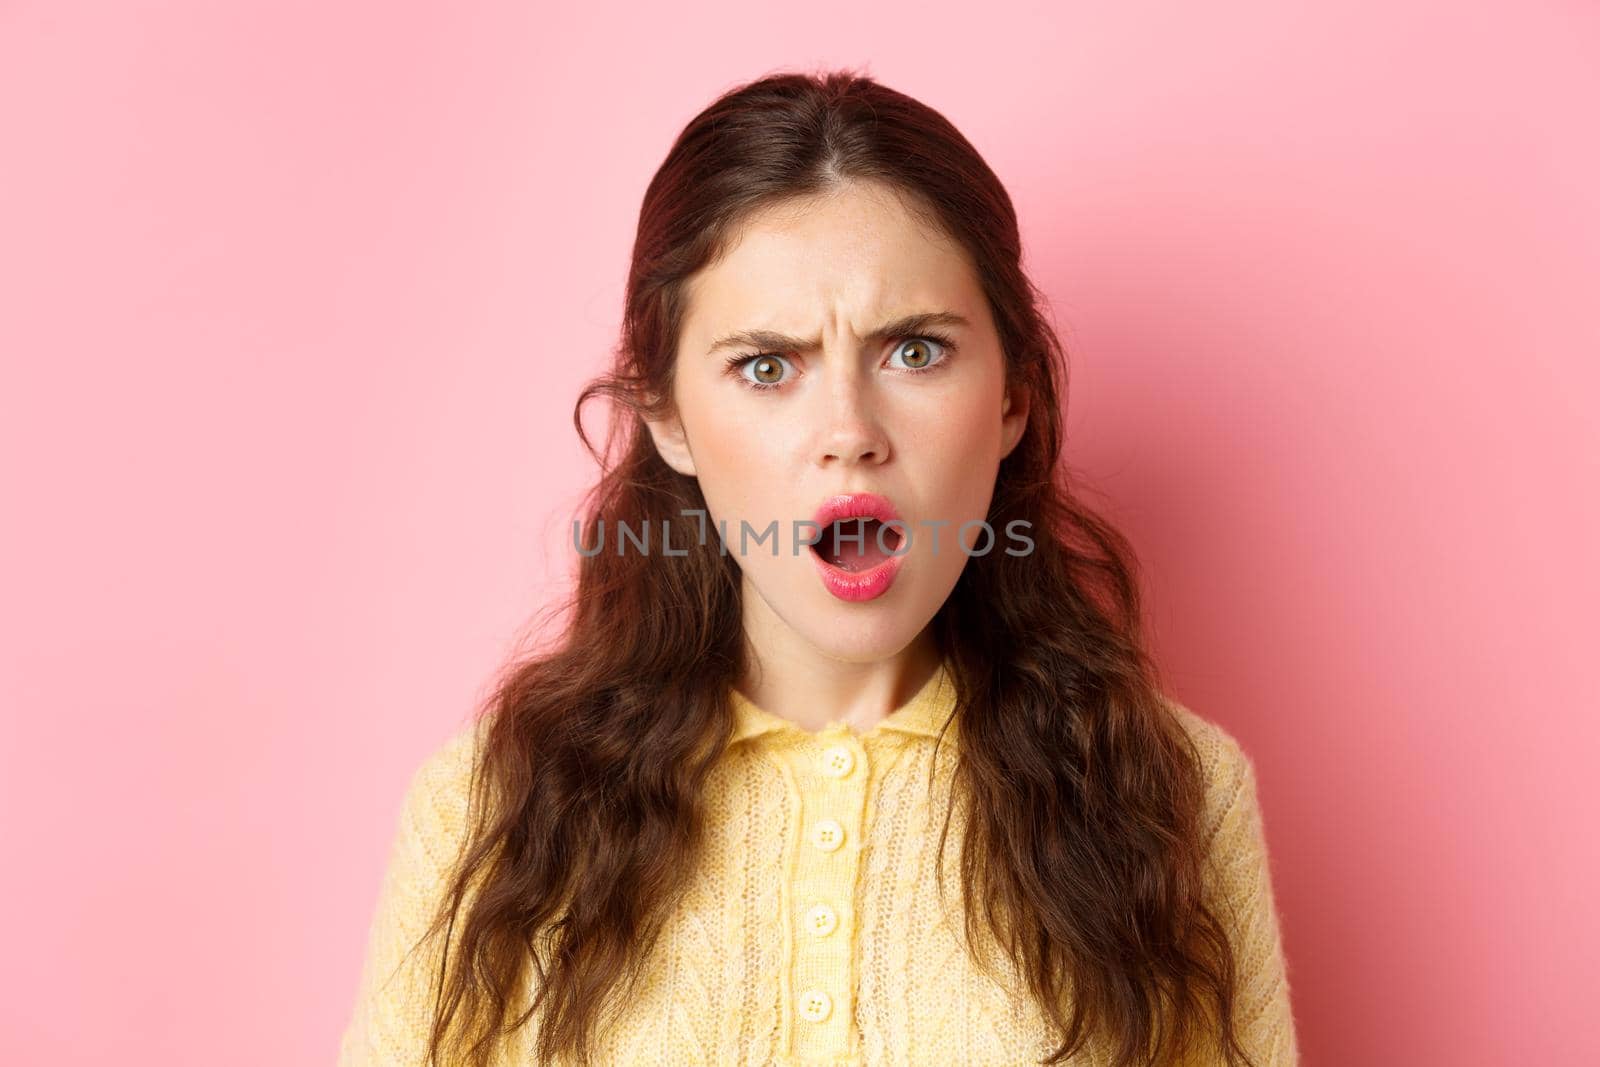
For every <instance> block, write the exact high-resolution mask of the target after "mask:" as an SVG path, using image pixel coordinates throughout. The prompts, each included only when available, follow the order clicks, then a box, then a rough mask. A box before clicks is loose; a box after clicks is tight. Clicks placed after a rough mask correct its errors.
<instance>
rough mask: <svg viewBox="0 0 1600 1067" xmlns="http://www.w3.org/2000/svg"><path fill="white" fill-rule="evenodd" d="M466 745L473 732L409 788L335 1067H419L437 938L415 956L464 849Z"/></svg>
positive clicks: (445, 749) (425, 766) (424, 768)
mask: <svg viewBox="0 0 1600 1067" xmlns="http://www.w3.org/2000/svg"><path fill="white" fill-rule="evenodd" d="M471 740H472V730H471V728H467V729H464V730H462V731H460V732H458V733H457V734H456V735H455V736H453V737H452V738H451V739H450V740H449V741H448V742H446V743H445V744H444V745H443V746H441V747H440V748H439V749H438V750H436V751H435V752H434V753H432V754H431V755H430V756H429V757H428V758H427V759H426V760H425V761H424V762H423V763H422V764H421V766H420V767H418V769H417V770H416V771H415V772H414V773H413V774H412V777H411V781H410V784H409V785H408V786H407V789H406V792H405V795H404V797H403V799H402V801H401V804H400V814H399V819H398V824H397V826H396V827H395V830H394V832H393V835H392V839H391V844H390V849H389V859H388V866H387V868H386V869H385V871H384V874H383V878H382V882H381V885H380V888H379V890H378V898H377V904H376V907H375V908H374V911H373V915H372V919H371V922H370V925H369V927H368V932H367V941H366V955H365V958H364V960H363V962H362V965H361V971H360V978H359V982H358V985H357V990H356V998H355V1007H354V1010H353V1011H352V1013H351V1015H350V1017H349V1020H348V1022H347V1023H346V1026H345V1029H344V1032H343V1035H342V1037H341V1040H340V1045H339V1059H338V1067H422V1065H423V1063H424V1054H425V1052H426V1050H427V1044H428V1033H429V1029H430V1027H431V1025H432V1021H433V1002H434V996H435V992H436V987H437V984H438V969H439V961H440V959H441V956H442V952H441V948H442V942H443V936H444V933H443V929H442V928H441V930H440V931H439V932H437V933H435V935H434V936H433V937H431V938H429V939H428V942H427V943H426V944H425V945H422V946H421V947H416V946H418V944H419V942H420V940H421V938H422V936H423V934H424V933H426V932H427V930H428V927H429V925H430V923H431V922H432V920H433V916H434V911H435V909H436V908H437V907H438V906H439V904H440V902H441V901H442V900H443V898H444V894H445V892H446V890H447V888H448V885H449V876H450V875H451V874H452V873H453V869H454V865H455V863H456V861H457V859H458V858H459V850H460V848H461V845H462V844H463V842H464V840H465V836H466V830H467V821H466V816H467V792H468V784H469V780H470V774H471V765H470V760H471V755H472V750H471ZM413 949H415V951H413Z"/></svg>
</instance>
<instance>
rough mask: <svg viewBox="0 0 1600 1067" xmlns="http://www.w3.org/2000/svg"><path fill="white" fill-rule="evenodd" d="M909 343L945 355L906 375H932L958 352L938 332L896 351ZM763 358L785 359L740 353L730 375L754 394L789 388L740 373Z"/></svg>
mask: <svg viewBox="0 0 1600 1067" xmlns="http://www.w3.org/2000/svg"><path fill="white" fill-rule="evenodd" d="M907 341H932V342H933V343H934V344H936V345H938V346H939V347H940V348H942V349H944V355H943V356H942V357H940V359H939V362H937V363H930V364H929V365H928V366H926V367H922V368H919V369H915V370H905V371H902V373H904V374H931V373H933V372H934V371H936V370H938V369H939V368H940V367H943V366H945V365H946V364H948V363H949V362H950V360H951V358H952V357H953V356H954V355H955V352H956V343H955V341H954V339H952V338H951V337H950V336H949V335H948V334H943V333H937V332H931V333H929V332H924V333H918V334H911V335H909V336H906V337H902V338H901V339H900V340H899V342H898V343H897V344H896V345H895V350H896V351H898V350H899V348H900V345H903V344H905V343H906V342H907ZM763 356H772V357H773V358H776V359H782V358H783V356H782V354H781V353H778V352H752V353H744V352H740V353H738V354H736V355H733V356H729V357H728V363H727V366H728V373H729V374H731V375H732V376H733V378H734V380H735V381H737V382H738V383H739V384H740V385H743V386H744V387H745V388H746V389H749V390H751V391H752V392H756V393H771V392H775V391H777V390H779V389H784V388H787V387H788V384H789V383H788V382H787V381H783V382H775V383H771V384H763V383H761V382H753V381H751V380H750V379H749V378H746V377H745V376H744V375H743V374H741V373H739V372H740V370H741V369H743V367H744V365H745V364H746V363H749V362H750V361H751V360H756V359H760V358H762V357H763Z"/></svg>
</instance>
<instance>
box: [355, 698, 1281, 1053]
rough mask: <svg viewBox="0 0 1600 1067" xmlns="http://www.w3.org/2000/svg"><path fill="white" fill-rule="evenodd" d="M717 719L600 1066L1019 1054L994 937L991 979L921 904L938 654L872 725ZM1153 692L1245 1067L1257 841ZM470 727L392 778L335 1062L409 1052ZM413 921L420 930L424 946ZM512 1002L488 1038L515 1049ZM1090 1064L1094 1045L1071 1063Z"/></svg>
mask: <svg viewBox="0 0 1600 1067" xmlns="http://www.w3.org/2000/svg"><path fill="white" fill-rule="evenodd" d="M731 703H732V704H733V709H734V714H735V723H736V726H735V733H734V739H733V743H732V744H731V745H730V746H729V748H728V751H727V752H726V753H725V755H724V757H723V758H722V760H721V761H720V762H719V764H718V765H717V767H716V768H715V770H714V772H713V774H712V777H711V780H710V782H709V788H708V796H707V799H708V801H709V804H708V811H709V812H710V815H711V822H710V825H709V827H708V831H709V833H708V837H707V843H708V850H707V853H706V855H705V857H704V859H703V861H702V862H701V863H700V864H699V866H698V867H697V869H696V871H695V873H694V877H693V883H692V887H691V889H690V891H689V894H688V896H687V897H686V898H685V900H684V902H683V904H682V905H680V907H679V908H678V909H677V910H676V911H675V913H674V914H673V916H672V917H671V918H670V920H669V922H668V924H667V926H666V928H665V931H664V933H663V935H662V938H661V941H660V943H659V947H658V948H657V949H656V953H655V955H654V957H653V958H652V960H651V961H650V967H649V971H648V979H647V981H646V982H645V983H644V984H643V987H642V989H641V990H640V991H639V993H638V995H637V996H636V997H634V998H633V999H632V1000H631V1001H629V1002H628V1003H627V1004H626V1005H625V1006H624V1008H623V1010H622V1014H621V1017H620V1018H618V1019H616V1020H615V1021H613V1022H612V1023H611V1024H610V1025H608V1026H606V1027H604V1028H602V1029H601V1030H599V1032H598V1039H599V1049H600V1053H599V1056H598V1062H601V1063H608V1064H612V1063H614V1064H638V1063H650V1064H666V1065H674V1067H675V1065H679V1064H707V1065H722V1064H728V1065H734V1064H750V1065H761V1064H778V1065H782V1067H801V1065H805V1067H814V1065H827V1067H847V1065H849V1067H879V1065H884V1067H887V1065H891V1064H893V1065H922V1064H931V1065H940V1067H943V1065H949V1064H986V1065H1012V1064H1016V1065H1022V1064H1027V1063H1033V1062H1037V1061H1038V1060H1040V1059H1042V1058H1043V1057H1044V1056H1045V1055H1046V1054H1047V1052H1048V1051H1049V1049H1050V1048H1051V1047H1052V1044H1051V1035H1050V1033H1049V1030H1048V1029H1047V1027H1046V1026H1045V1023H1044V1016H1043V1015H1042V1013H1041V1012H1040V1011H1039V1010H1038V1009H1037V1007H1035V1006H1034V1005H1032V1003H1031V1001H1030V999H1029V998H1028V997H1026V996H1024V995H1021V994H1020V993H1019V992H1018V990H1019V989H1023V988H1024V987H1023V986H1021V985H1020V984H1018V983H1017V981H1016V975H1015V972H1014V971H1012V970H1011V968H1010V967H1009V966H1008V965H1007V964H1006V963H1005V962H1004V957H1003V955H1002V954H1000V953H999V952H998V951H991V952H990V953H989V954H988V956H987V957H986V958H987V959H989V960H990V961H991V965H992V969H993V970H995V973H996V974H998V975H1000V976H1001V977H1003V978H1005V979H1007V982H1006V983H1005V984H1004V985H1002V984H997V983H996V981H995V980H993V979H991V978H990V977H988V976H987V975H985V974H983V973H982V971H981V970H980V969H979V968H977V967H976V966H975V965H974V964H973V962H972V961H971V960H970V959H969V958H968V957H967V950H966V948H965V947H964V941H963V934H962V930H961V925H962V924H961V920H960V916H959V915H958V914H953V913H952V914H946V913H945V912H942V911H941V909H940V907H939V900H938V892H937V889H938V887H937V886H936V884H935V872H934V855H935V853H936V851H937V847H938V833H939V826H940V823H941V821H942V819H943V817H944V816H943V812H944V808H943V807H942V806H941V807H939V808H938V810H937V811H935V805H942V804H944V803H947V802H948V798H949V787H950V782H951V776H950V773H949V771H950V768H951V767H952V766H953V763H954V761H953V759H952V758H951V751H950V745H951V742H952V741H953V740H954V741H955V742H956V743H957V744H959V725H958V723H952V725H951V726H950V728H949V730H948V731H947V732H946V734H945V739H944V742H943V744H942V745H941V746H940V752H939V759H938V761H937V773H936V775H935V779H934V794H933V796H934V804H930V803H929V799H928V790H927V773H928V769H929V764H930V761H932V759H933V755H934V738H935V735H936V734H937V732H938V730H939V727H940V725H941V724H942V723H943V722H944V720H945V718H946V717H947V715H948V714H949V712H950V711H951V710H952V709H953V707H954V690H953V686H952V685H951V683H950V679H949V675H948V673H947V671H945V670H943V669H941V670H940V671H939V672H938V673H936V674H935V675H934V677H933V678H932V679H931V680H930V681H929V682H928V684H927V685H926V686H924V687H923V689H922V691H921V692H919V693H918V694H917V695H916V696H915V697H913V698H912V699H911V700H910V701H909V702H908V703H906V704H905V705H902V706H901V707H900V708H898V709H896V710H895V712H894V713H893V714H891V715H890V716H888V717H887V718H886V719H884V720H882V721H881V722H879V723H878V724H876V725H875V726H874V727H873V728H872V729H870V730H867V731H865V732H858V731H856V730H855V729H854V728H852V727H850V726H847V725H845V724H844V723H842V722H839V721H835V722H832V723H830V724H829V725H828V726H826V727H825V728H823V729H822V730H820V731H816V732H812V731H807V730H804V729H802V728H801V727H799V726H797V725H795V724H794V723H791V722H789V721H788V720H786V719H782V718H779V717H777V716H776V715H773V714H771V713H769V712H767V711H765V710H763V709H761V708H759V707H756V706H755V705H754V704H753V703H751V702H750V701H749V700H747V699H746V698H745V697H744V696H743V695H741V694H740V693H738V692H737V691H734V692H733V693H732V694H731ZM1172 706H1173V708H1174V710H1175V712H1176V714H1177V715H1178V717H1179V719H1180V721H1182V722H1183V724H1184V725H1185V727H1186V728H1187V729H1188V730H1189V732H1190V733H1191V735H1192V736H1193V737H1194V738H1195V741H1196V743H1197V745H1198V747H1199V750H1200V752H1201V754H1202V756H1203V757H1204V765H1205V774H1206V778H1207V781H1208V783H1209V784H1208V793H1207V804H1206V810H1205V814H1204V822H1203V832H1204V834H1205V838H1206V840H1207V842H1208V845H1209V853H1210V855H1211V857H1212V860H1213V865H1212V867H1211V872H1212V874H1211V882H1210V885H1211V888H1212V892H1213V893H1214V894H1215V903H1216V904H1217V905H1218V907H1216V908H1214V910H1215V911H1216V913H1217V914H1218V915H1219V916H1221V917H1222V920H1223V921H1224V923H1226V924H1228V925H1229V930H1230V935H1231V937H1232V940H1233V943H1234V946H1235V952H1236V958H1237V960H1238V963H1239V968H1240V973H1241V977H1242V980H1241V983H1240V987H1239V992H1240V996H1239V1001H1238V1004H1237V1008H1236V1016H1235V1017H1236V1019H1237V1022H1238V1025H1239V1030H1240V1033H1241V1035H1242V1040H1243V1041H1244V1043H1245V1046H1246V1048H1247V1049H1248V1050H1249V1052H1250V1054H1251V1058H1252V1059H1253V1060H1254V1061H1255V1062H1256V1064H1258V1065H1259V1067H1281V1065H1284V1064H1295V1063H1297V1062H1298V1060H1299V1056H1298V1052H1297V1048H1296V1043H1295V1029H1294V1019H1293V1016H1292V1014H1291V1011H1290V1004H1289V986H1288V981H1287V976H1286V973H1285V965H1284V956H1283V950H1282V947H1281V942H1280V940H1279V925H1278V917H1277V914H1276V912H1275V909H1274V903H1273V892H1272V883H1271V878H1270V874H1269V868H1268V861H1267V850H1266V841H1265V837H1264V835H1263V827H1262V818H1261V812H1260V809H1259V807H1258V805H1257V800H1256V787H1255V774H1254V769H1253V767H1252V765H1251V762H1250V760H1249V758H1248V757H1247V756H1246V755H1245V753H1244V752H1243V751H1242V750H1241V749H1240V747H1239V745H1238V743H1237V742H1236V741H1235V740H1234V739H1233V738H1232V737H1231V736H1230V735H1229V734H1227V733H1226V732H1225V731H1224V730H1223V729H1222V728H1221V727H1219V726H1217V725H1215V724H1213V723H1211V722H1209V721H1207V720H1205V719H1202V718H1201V717H1199V716H1197V715H1195V714H1194V713H1193V712H1190V711H1189V710H1188V709H1186V708H1184V707H1183V706H1181V705H1178V704H1176V703H1174V704H1173V705H1172ZM478 736H481V735H480V734H479V733H478V732H477V731H476V730H475V729H474V728H473V727H465V728H462V729H461V730H459V731H458V732H457V733H456V734H455V735H454V736H453V737H452V738H451V739H450V740H449V741H448V742H447V743H445V744H444V745H443V746H441V747H440V748H439V749H438V750H437V751H436V752H435V753H433V754H432V755H431V756H430V757H429V758H428V759H427V760H426V761H425V762H424V763H423V764H422V766H421V767H420V768H419V769H418V770H417V772H416V774H415V776H414V777H413V779H412V781H411V783H410V786H409V788H408V790H407V792H406V795H405V798H404V802H403V808H402V812H401V814H400V818H399V826H398V831H397V833H396V835H395V839H394V842H393V846H392V852H391V855H390V861H389V866H388V869H387V872H386V873H385V876H384V880H383V884H382V888H381V891H380V893H379V896H378V902H377V907H376V912H375V915H374V917H373V919H372V923H371V928H370V931H369V933H368V943H367V954H366V958H365V961H364V963H363V965H362V971H361V976H360V982H359V989H358V991H357V994H356V1002H355V1008H354V1011H353V1013H352V1015H351V1017H350V1020H349V1023H348V1025H347V1027H346V1029H345V1031H344V1034H343V1039H342V1042H341V1047H340V1055H339V1067H413V1065H417V1067H421V1065H422V1063H423V1050H424V1049H425V1047H426V1038H427V1034H428V1025H429V1022H430V1018H431V1011H432V997H431V993H432V986H431V985H430V981H436V978H435V974H436V971H437V961H438V950H437V948H436V947H435V949H434V951H432V952H427V951H419V952H417V953H415V954H413V955H412V957H411V959H410V960H409V961H406V962H405V963H404V966H402V956H403V955H404V954H405V952H406V950H407V949H408V948H409V947H411V945H413V944H414V943H415V942H416V941H417V940H418V938H419V937H420V936H421V934H422V932H423V931H424V929H425V928H426V925H427V922H428V920H429V918H430V917H431V915H432V911H433V908H434V907H435V905H436V904H437V902H438V900H439V896H440V894H441V892H442V890H443V887H444V879H445V876H446V875H447V874H448V873H449V869H450V867H451V864H452V862H453V861H454V860H455V858H456V856H457V849H458V848H459V846H460V844H461V841H462V839H463V836H464V833H465V830H466V821H465V815H466V802H467V785H468V776H469V773H470V770H471V759H472V755H473V746H474V738H475V737H478ZM961 825H962V819H961V814H960V809H959V808H958V809H957V811H956V813H955V814H953V815H952V816H951V828H950V838H949V840H948V841H947V842H946V855H945V874H944V877H945V886H946V888H945V892H946V897H947V901H949V902H950V903H952V904H954V903H956V902H959V901H961V900H962V896H961V890H960V883H959V878H958V876H957V875H956V873H955V872H956V871H957V870H958V869H959V856H960V851H959V848H960V846H959V842H960V827H961ZM438 941H439V938H437V937H435V938H434V939H433V940H432V941H431V942H430V943H429V944H430V945H434V946H436V945H437V942H438ZM536 1021H537V1020H536V1019H535V1020H533V1021H531V1022H530V1023H529V1024H528V1025H526V1026H524V1027H523V1029H522V1030H521V1031H520V1032H519V1035H518V1037H517V1039H516V1040H515V1041H514V1042H513V1044H512V1046H511V1047H510V1048H509V1049H507V1050H506V1051H505V1054H504V1062H505V1063H506V1064H508V1065H517V1067H522V1065H529V1067H531V1065H533V1064H534V1063H535V1062H536V1061H535V1059H534V1056H533V1054H532V1048H531V1037H532V1033H533V1030H532V1027H533V1025H534V1023H535V1022H536ZM1105 1062H1108V1061H1107V1060H1106V1059H1105V1058H1104V1055H1103V1053H1101V1052H1099V1051H1097V1050H1096V1049H1094V1048H1090V1049H1089V1050H1087V1051H1086V1052H1084V1053H1082V1054H1080V1055H1079V1056H1078V1057H1076V1058H1074V1059H1073V1060H1072V1061H1071V1063H1072V1064H1073V1065H1075V1067H1089V1065H1095V1064H1102V1063H1105Z"/></svg>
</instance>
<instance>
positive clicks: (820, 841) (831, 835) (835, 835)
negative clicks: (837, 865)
mask: <svg viewBox="0 0 1600 1067" xmlns="http://www.w3.org/2000/svg"><path fill="white" fill-rule="evenodd" d="M811 843H812V844H813V845H816V846H817V847H818V848H820V849H821V850H822V851H824V852H832V851H833V850H834V849H836V848H838V847H839V846H840V845H842V844H844V827H842V826H840V825H839V823H838V822H837V821H836V820H834V819H818V820H817V821H816V822H815V823H812V825H811Z"/></svg>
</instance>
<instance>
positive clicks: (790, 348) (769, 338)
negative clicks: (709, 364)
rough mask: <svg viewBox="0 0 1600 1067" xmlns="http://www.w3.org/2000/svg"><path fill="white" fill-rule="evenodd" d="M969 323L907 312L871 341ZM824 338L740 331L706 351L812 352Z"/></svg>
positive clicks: (951, 317)
mask: <svg viewBox="0 0 1600 1067" xmlns="http://www.w3.org/2000/svg"><path fill="white" fill-rule="evenodd" d="M968 325H970V323H968V322H967V320H966V319H965V318H963V317H962V316H960V315H957V314H956V313H955V312H953V311H923V312H918V313H917V314H914V315H905V316H902V317H901V318H898V319H895V320H894V321H893V322H886V323H884V324H883V325H882V326H879V327H878V328H877V329H876V330H873V331H872V332H871V333H869V334H867V338H866V339H867V340H869V341H879V342H881V341H887V340H889V339H891V338H894V337H908V336H914V335H915V334H917V333H918V332H920V331H922V330H927V329H932V328H933V327H935V326H968ZM821 347H822V340H821V338H811V339H809V340H808V339H807V338H804V337H791V336H790V335H788V334H785V333H776V332H774V331H772V330H739V331H738V332H736V333H730V334H728V335H727V336H725V337H720V338H718V339H717V341H716V343H715V344H713V345H712V346H711V347H710V348H709V349H707V350H706V354H707V355H709V354H711V353H712V352H715V351H717V350H718V349H720V348H749V349H753V350H755V351H758V352H779V353H782V352H809V351H811V350H813V349H817V348H821Z"/></svg>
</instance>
